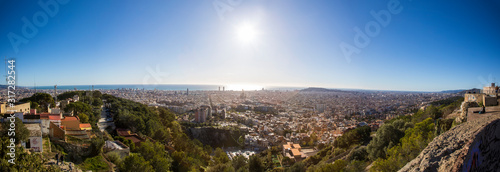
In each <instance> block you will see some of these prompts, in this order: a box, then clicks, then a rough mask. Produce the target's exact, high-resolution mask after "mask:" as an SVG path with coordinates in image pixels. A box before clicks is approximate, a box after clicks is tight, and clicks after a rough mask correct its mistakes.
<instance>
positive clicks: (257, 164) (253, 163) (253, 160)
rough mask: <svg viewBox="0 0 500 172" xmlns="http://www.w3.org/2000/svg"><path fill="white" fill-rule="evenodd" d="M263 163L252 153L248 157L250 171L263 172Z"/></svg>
mask: <svg viewBox="0 0 500 172" xmlns="http://www.w3.org/2000/svg"><path fill="white" fill-rule="evenodd" d="M264 168H265V167H264V164H262V160H261V159H260V158H259V157H258V156H257V155H253V156H251V157H250V160H249V163H248V170H249V171H250V172H263V171H264V170H265V169H264Z"/></svg>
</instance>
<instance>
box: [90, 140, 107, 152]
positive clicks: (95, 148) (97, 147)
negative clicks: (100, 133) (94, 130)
mask: <svg viewBox="0 0 500 172" xmlns="http://www.w3.org/2000/svg"><path fill="white" fill-rule="evenodd" d="M90 143H91V144H90V148H91V151H92V153H91V156H97V155H99V154H100V153H101V152H102V147H103V146H104V140H103V139H102V138H99V137H94V138H92V139H91V140H90Z"/></svg>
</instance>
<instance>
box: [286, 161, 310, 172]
mask: <svg viewBox="0 0 500 172" xmlns="http://www.w3.org/2000/svg"><path fill="white" fill-rule="evenodd" d="M286 171H287V172H306V165H305V164H304V162H297V163H295V164H293V165H292V166H291V167H290V168H288V169H287V170H286Z"/></svg>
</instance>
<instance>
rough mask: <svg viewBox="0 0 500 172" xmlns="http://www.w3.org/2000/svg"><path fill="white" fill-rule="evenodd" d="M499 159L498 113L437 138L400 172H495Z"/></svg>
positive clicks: (459, 126)
mask: <svg viewBox="0 0 500 172" xmlns="http://www.w3.org/2000/svg"><path fill="white" fill-rule="evenodd" d="M497 107H498V106H497ZM498 155H500V111H490V114H488V115H487V116H484V117H481V118H475V119H473V120H470V121H468V122H465V123H463V124H461V125H458V126H456V127H454V128H452V129H450V130H449V131H447V132H445V133H443V134H441V135H439V136H437V137H436V138H434V140H433V141H432V142H431V143H429V145H428V146H427V147H426V148H425V149H424V150H422V152H420V154H419V155H418V156H417V157H416V158H415V159H413V160H412V161H410V162H409V163H407V164H406V165H405V166H404V167H403V168H401V169H400V170H399V171H498V170H499V169H500V156H498Z"/></svg>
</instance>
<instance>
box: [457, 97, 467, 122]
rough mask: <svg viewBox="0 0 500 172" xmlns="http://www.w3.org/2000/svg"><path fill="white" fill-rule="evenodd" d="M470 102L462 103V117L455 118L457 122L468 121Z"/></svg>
mask: <svg viewBox="0 0 500 172" xmlns="http://www.w3.org/2000/svg"><path fill="white" fill-rule="evenodd" d="M469 106H470V104H469V102H465V101H464V102H462V105H461V106H460V115H459V116H458V117H457V118H455V122H458V123H462V122H465V121H467V112H468V109H469Z"/></svg>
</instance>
